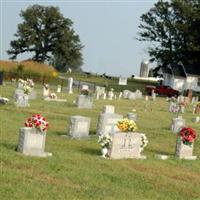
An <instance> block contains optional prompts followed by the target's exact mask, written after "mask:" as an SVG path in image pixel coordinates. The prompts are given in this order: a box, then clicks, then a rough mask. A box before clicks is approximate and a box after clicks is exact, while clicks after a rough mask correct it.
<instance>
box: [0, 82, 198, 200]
mask: <svg viewBox="0 0 200 200" xmlns="http://www.w3.org/2000/svg"><path fill="white" fill-rule="evenodd" d="M45 86H46V88H45V87H44V85H42V84H40V83H35V86H34V90H35V92H36V94H37V96H36V98H35V99H28V102H29V104H30V105H29V106H24V107H23V106H16V105H15V104H16V103H15V102H16V100H15V96H13V94H14V93H15V91H16V90H19V85H18V82H16V84H12V83H10V82H8V81H4V84H3V85H1V86H0V87H1V96H2V97H1V99H3V98H4V99H6V100H7V102H6V104H0V106H1V112H0V115H1V116H0V117H1V119H2V122H1V127H2V129H1V145H2V154H1V157H2V165H3V168H4V170H3V174H2V175H3V178H4V180H6V183H10V184H11V182H13V181H14V182H16V183H17V184H15V185H13V186H12V184H11V185H10V186H6V183H4V184H3V185H4V186H3V187H4V188H9V190H11V191H12V193H13V194H15V195H16V197H17V198H16V199H18V197H19V198H20V197H23V198H24V197H27V198H28V199H31V197H30V195H28V194H27V193H26V191H23V189H22V188H23V186H24V185H26V184H28V185H29V187H30V190H31V191H33V192H36V193H37V192H39V193H41V194H43V195H44V196H45V197H47V196H49V198H48V199H54V197H56V196H57V195H58V196H60V199H63V198H64V196H65V195H67V196H68V195H69V196H71V197H76V198H77V199H89V198H92V199H101V198H102V197H103V196H104V195H106V196H107V195H112V196H113V197H115V198H116V199H131V197H132V195H135V196H136V197H137V198H140V197H141V196H140V195H142V196H143V197H145V198H147V199H148V197H149V195H152V197H153V196H157V197H159V198H163V199H165V196H166V194H167V195H168V196H169V193H173V198H174V197H175V199H190V197H191V196H192V197H193V198H197V197H198V196H199V195H200V190H199V187H198V185H199V183H200V182H199V180H200V168H199V165H200V160H199V157H200V148H199V147H200V142H199V141H200V140H199V134H198V133H199V132H200V124H199V117H200V116H199V113H198V112H193V107H194V104H195V106H196V107H195V110H197V111H198V106H199V104H198V103H196V101H191V102H190V103H189V104H187V106H185V111H184V112H183V113H182V112H181V110H180V109H177V108H175V109H174V107H173V106H174V104H171V102H173V103H176V102H177V101H176V100H175V99H172V100H170V99H167V101H166V98H165V97H156V99H154V100H153V99H152V98H151V97H150V98H147V97H148V96H145V94H141V93H139V92H138V91H136V90H135V91H136V92H133V91H131V92H132V93H135V94H139V98H134V99H129V98H127V91H125V92H123V91H121V92H120V91H118V90H117V92H116V91H115V90H114V91H113V93H114V95H116V96H117V97H118V96H119V95H121V98H113V99H112V100H110V99H109V97H108V96H107V97H106V98H105V99H104V98H103V96H102V95H99V98H96V94H95V93H94V94H93V95H91V96H90V97H91V98H92V106H86V107H78V106H77V105H76V103H77V98H78V97H79V96H80V95H82V96H85V95H86V96H87V95H88V92H87V91H85V90H87V89H88V87H87V86H83V89H84V91H83V90H77V88H74V87H71V88H69V83H68V81H67V80H66V83H65V84H64V85H63V86H62V90H61V89H59V91H57V88H60V86H59V87H57V86H58V85H52V84H48V85H45ZM47 86H48V87H47ZM20 87H21V88H22V87H23V86H22V85H21V86H20ZM46 89H47V90H48V89H49V91H48V92H47V91H46ZM100 90H102V89H100ZM69 91H71V92H69ZM109 91H110V89H107V88H104V89H103V91H102V92H101V94H102V93H107V94H108V93H109ZM96 92H99V90H97V91H96ZM21 93H22V95H23V94H24V93H23V92H21ZM21 93H19V94H20V95H19V96H21ZM122 93H124V94H125V95H122ZM128 93H130V92H129V91H128ZM50 94H55V95H56V97H53V98H57V99H65V100H66V101H60V102H57V101H45V98H46V97H49V95H50ZM45 96H46V97H45ZM136 96H137V95H136ZM17 98H18V97H17ZM181 98H182V97H180V98H179V99H181ZM182 99H183V98H182ZM74 102H76V103H74ZM86 105H88V103H87V104H86ZM170 105H173V106H172V108H170ZM178 105H180V104H178ZM179 108H180V107H179ZM34 114H35V115H34ZM30 115H33V116H32V117H30ZM40 115H42V116H40ZM38 117H39V118H38ZM43 119H44V120H43ZM42 120H43V121H42ZM24 122H25V124H24ZM46 123H47V124H48V125H47V126H48V127H47V126H46ZM34 127H35V128H34ZM38 127H39V129H38ZM41 127H43V128H44V127H45V129H44V132H43V131H42V130H43V129H41ZM183 127H191V128H192V129H193V130H194V131H195V133H194V132H191V133H192V134H194V135H195V136H194V137H193V139H190V137H189V139H188V140H187V137H186V136H184V138H185V141H186V142H184V140H182V139H180V138H181V137H182V136H181V134H182V135H184V134H185V132H183V133H181V132H180V131H181V130H182V128H183ZM184 130H185V129H184ZM184 130H183V131H184ZM188 130H190V129H188ZM179 133H180V135H179ZM178 135H179V136H178ZM63 136H67V137H63ZM187 141H190V144H191V145H187V144H186V143H187ZM191 141H192V142H191ZM30 172H31V173H30ZM122 172H123V173H122ZM160 180H162V183H161V182H160ZM83 182H84V184H83ZM155 184H156V188H155V187H154V185H155ZM41 185H42V188H43V189H42V190H41V189H40V187H41ZM186 186H187V188H188V189H187V190H184V188H185V187H186ZM49 188H52V190H49ZM56 188H59V189H58V192H53V191H54V190H57V189H56ZM95 188H98V189H95ZM116 188H119V189H116ZM144 188H145V189H144ZM18 190H22V191H23V192H22V193H21V192H20V194H17V193H16V191H18ZM102 190H103V191H104V192H105V194H102V193H101V191H102ZM124 190H125V191H126V193H123V192H122V191H124ZM59 191H62V193H63V194H58V193H59ZM194 191H195V192H194ZM91 192H92V193H91ZM5 196H7V197H8V198H9V196H10V194H9V193H7V194H5ZM35 196H36V197H37V196H38V195H37V194H35V195H34V197H35ZM29 197H30V198H29ZM171 198H172V195H171ZM72 199H73V198H72ZM169 199H170V198H169Z"/></svg>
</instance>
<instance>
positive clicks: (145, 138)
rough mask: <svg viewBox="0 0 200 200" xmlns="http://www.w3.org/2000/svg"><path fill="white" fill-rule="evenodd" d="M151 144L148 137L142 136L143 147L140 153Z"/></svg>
mask: <svg viewBox="0 0 200 200" xmlns="http://www.w3.org/2000/svg"><path fill="white" fill-rule="evenodd" d="M148 143H149V141H148V139H147V137H146V135H145V134H143V133H142V134H141V145H140V152H142V151H143V150H144V147H146V146H147V144H148Z"/></svg>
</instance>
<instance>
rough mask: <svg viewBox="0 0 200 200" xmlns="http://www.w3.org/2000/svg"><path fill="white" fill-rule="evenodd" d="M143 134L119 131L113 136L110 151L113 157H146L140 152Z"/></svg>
mask: <svg viewBox="0 0 200 200" xmlns="http://www.w3.org/2000/svg"><path fill="white" fill-rule="evenodd" d="M140 146H141V134H140V133H133V132H127V133H124V132H117V133H115V134H114V135H113V136H112V144H111V148H110V151H109V157H110V158H111V159H126V158H135V159H146V156H142V155H141V154H140Z"/></svg>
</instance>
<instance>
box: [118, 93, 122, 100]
mask: <svg viewBox="0 0 200 200" xmlns="http://www.w3.org/2000/svg"><path fill="white" fill-rule="evenodd" d="M122 94H123V93H122V92H120V93H119V97H118V99H119V100H120V99H121V98H122Z"/></svg>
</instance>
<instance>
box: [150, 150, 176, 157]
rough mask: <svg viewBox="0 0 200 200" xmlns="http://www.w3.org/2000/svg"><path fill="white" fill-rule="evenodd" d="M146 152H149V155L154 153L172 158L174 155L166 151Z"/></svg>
mask: <svg viewBox="0 0 200 200" xmlns="http://www.w3.org/2000/svg"><path fill="white" fill-rule="evenodd" d="M148 151H149V152H151V153H154V154H162V155H168V156H174V153H170V152H167V151H160V150H154V149H151V150H148Z"/></svg>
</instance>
